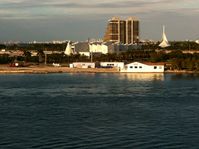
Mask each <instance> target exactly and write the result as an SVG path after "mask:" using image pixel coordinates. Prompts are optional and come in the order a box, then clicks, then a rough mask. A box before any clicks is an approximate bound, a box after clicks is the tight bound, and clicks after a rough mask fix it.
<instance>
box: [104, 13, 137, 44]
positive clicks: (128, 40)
mask: <svg viewBox="0 0 199 149" xmlns="http://www.w3.org/2000/svg"><path fill="white" fill-rule="evenodd" d="M104 41H105V42H107V41H111V42H118V43H123V44H132V43H138V42H139V20H138V19H136V18H133V17H129V18H128V19H126V20H123V19H120V18H119V17H113V18H112V19H110V20H109V21H108V25H107V28H106V32H105V35H104Z"/></svg>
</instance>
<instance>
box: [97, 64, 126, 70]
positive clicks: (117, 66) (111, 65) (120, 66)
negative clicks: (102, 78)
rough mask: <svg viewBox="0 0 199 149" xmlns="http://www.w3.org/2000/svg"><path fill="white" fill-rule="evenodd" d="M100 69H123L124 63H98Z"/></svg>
mask: <svg viewBox="0 0 199 149" xmlns="http://www.w3.org/2000/svg"><path fill="white" fill-rule="evenodd" d="M100 66H101V67H105V68H106V67H110V68H117V69H119V70H121V69H124V62H100Z"/></svg>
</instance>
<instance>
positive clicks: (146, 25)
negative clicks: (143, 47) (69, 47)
mask: <svg viewBox="0 0 199 149" xmlns="http://www.w3.org/2000/svg"><path fill="white" fill-rule="evenodd" d="M198 13H199V1H198V0H150V1H149V0H139V1H138V0H84V1H82V0H67V1H66V0H0V42H4V41H10V40H12V41H34V40H36V41H50V40H74V41H77V40H79V41H84V40H86V39H87V38H97V39H98V38H103V36H104V32H105V30H106V28H105V26H106V24H107V20H108V19H110V18H111V17H113V16H120V17H127V16H136V17H137V18H139V20H140V39H152V40H161V36H162V25H165V26H166V33H167V37H168V40H197V39H199V30H198V26H199V15H198Z"/></svg>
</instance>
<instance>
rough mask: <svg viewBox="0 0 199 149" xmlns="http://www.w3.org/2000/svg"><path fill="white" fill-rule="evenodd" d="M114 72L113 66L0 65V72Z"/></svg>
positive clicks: (115, 70)
mask: <svg viewBox="0 0 199 149" xmlns="http://www.w3.org/2000/svg"><path fill="white" fill-rule="evenodd" d="M103 72H104V73H116V72H118V70H117V69H115V68H108V69H106V68H86V69H85V68H69V67H53V66H31V67H9V66H0V74H12V73H33V74H34V73H35V74H39V73H43V74H45V73H103Z"/></svg>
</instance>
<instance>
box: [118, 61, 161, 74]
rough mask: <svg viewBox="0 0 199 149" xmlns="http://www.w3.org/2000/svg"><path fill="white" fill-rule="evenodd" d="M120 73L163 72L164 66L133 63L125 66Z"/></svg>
mask: <svg viewBox="0 0 199 149" xmlns="http://www.w3.org/2000/svg"><path fill="white" fill-rule="evenodd" d="M120 72H164V64H163V63H139V62H133V63H130V64H127V65H125V67H124V69H122V70H121V71H120Z"/></svg>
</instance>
